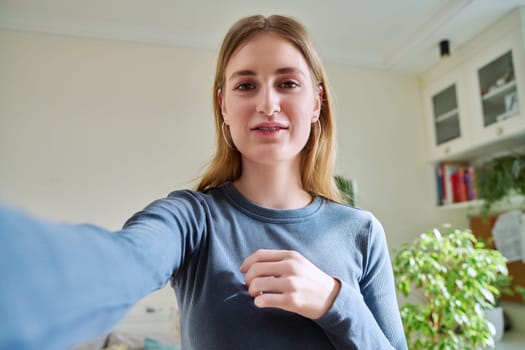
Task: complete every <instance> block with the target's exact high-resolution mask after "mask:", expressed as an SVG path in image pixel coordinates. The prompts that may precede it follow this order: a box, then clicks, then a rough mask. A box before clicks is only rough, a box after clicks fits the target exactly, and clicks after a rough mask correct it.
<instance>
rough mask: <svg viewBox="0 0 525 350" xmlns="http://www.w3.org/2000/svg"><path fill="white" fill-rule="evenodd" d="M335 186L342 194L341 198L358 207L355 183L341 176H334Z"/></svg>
mask: <svg viewBox="0 0 525 350" xmlns="http://www.w3.org/2000/svg"><path fill="white" fill-rule="evenodd" d="M334 180H335V184H336V186H337V188H338V189H339V191H340V192H341V196H342V197H343V200H344V201H345V202H346V203H347V204H348V205H351V206H356V205H357V198H356V192H357V191H356V187H355V182H354V181H352V180H349V179H346V178H345V177H343V176H341V175H336V176H334Z"/></svg>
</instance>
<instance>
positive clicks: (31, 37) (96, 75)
mask: <svg viewBox="0 0 525 350" xmlns="http://www.w3.org/2000/svg"><path fill="white" fill-rule="evenodd" d="M0 52H1V53H2V54H0V201H1V202H4V203H8V204H10V205H15V206H18V207H22V208H24V209H27V210H29V211H31V212H33V213H35V214H37V215H39V216H43V217H46V218H50V219H55V220H65V221H73V222H93V223H96V224H99V225H102V226H105V227H107V228H109V229H118V228H119V227H120V226H121V225H122V223H123V222H124V221H125V220H126V218H128V217H129V216H130V215H131V214H132V213H133V212H135V211H137V210H140V209H142V207H143V206H144V205H146V204H148V203H149V202H150V201H152V200H153V199H155V198H158V197H160V196H164V195H166V194H167V193H168V192H170V191H171V190H174V189H178V188H182V187H188V186H189V185H190V184H191V182H192V180H194V179H195V178H196V177H197V176H198V175H199V174H200V173H201V170H202V168H203V166H204V165H205V164H206V162H207V161H208V160H209V158H210V156H211V154H212V150H213V147H214V135H213V127H212V111H211V85H212V79H213V71H214V67H215V62H214V59H215V53H213V52H207V51H197V50H187V49H177V48H165V47H158V46H148V45H142V44H133V43H125V42H114V41H103V40H88V39H78V38H71V37H59V36H50V35H41V34H29V33H16V32H6V31H4V32H1V31H0ZM327 68H328V69H327V71H328V76H329V80H330V82H331V87H332V92H333V93H334V95H335V106H336V112H337V121H338V124H339V129H338V130H339V133H338V137H339V153H338V162H337V169H338V173H340V174H342V175H345V176H347V177H352V178H355V179H356V180H357V181H358V185H359V190H360V197H359V201H360V206H361V207H363V208H366V209H368V210H371V211H372V212H374V213H375V214H376V216H377V217H378V218H379V219H380V220H381V221H382V222H383V224H384V226H385V229H386V232H387V235H388V241H389V243H390V246H392V247H394V246H398V245H399V244H400V243H401V242H403V241H407V240H411V239H413V238H414V237H415V236H416V235H418V234H419V233H420V232H422V231H423V230H425V229H428V228H431V227H432V226H434V225H439V224H441V223H443V222H451V223H453V224H457V225H460V226H465V225H466V224H467V223H466V218H465V215H464V214H465V213H464V212H462V211H459V212H452V213H451V212H441V211H438V210H437V209H435V208H434V206H433V204H432V201H433V191H434V179H433V177H432V175H431V173H430V168H429V165H428V163H427V162H426V159H425V147H426V146H425V141H424V130H423V125H424V124H423V118H422V115H421V109H422V108H421V105H420V91H419V87H418V82H417V79H416V77H415V76H412V75H403V74H395V73H390V72H383V71H375V70H365V69H355V68H349V67H343V66H328V67H327Z"/></svg>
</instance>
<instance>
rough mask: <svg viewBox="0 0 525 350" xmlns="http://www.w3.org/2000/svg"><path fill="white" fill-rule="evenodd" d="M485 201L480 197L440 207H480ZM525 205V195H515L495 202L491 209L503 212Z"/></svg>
mask: <svg viewBox="0 0 525 350" xmlns="http://www.w3.org/2000/svg"><path fill="white" fill-rule="evenodd" d="M483 203H485V201H484V200H482V199H478V200H475V201H465V202H458V203H452V204H447V205H439V206H438V208H439V209H443V210H449V209H478V208H481V206H482V205H483ZM524 207H525V196H521V195H513V196H511V197H509V198H507V199H503V200H501V201H499V202H497V203H494V205H493V207H492V209H491V211H495V212H502V211H507V210H513V209H523V208H524Z"/></svg>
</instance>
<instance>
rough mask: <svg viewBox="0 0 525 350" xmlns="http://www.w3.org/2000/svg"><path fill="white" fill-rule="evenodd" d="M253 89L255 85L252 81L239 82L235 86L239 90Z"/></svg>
mask: <svg viewBox="0 0 525 350" xmlns="http://www.w3.org/2000/svg"><path fill="white" fill-rule="evenodd" d="M251 89H255V85H253V84H250V83H243V84H239V85H237V86H236V87H235V90H239V91H247V90H251Z"/></svg>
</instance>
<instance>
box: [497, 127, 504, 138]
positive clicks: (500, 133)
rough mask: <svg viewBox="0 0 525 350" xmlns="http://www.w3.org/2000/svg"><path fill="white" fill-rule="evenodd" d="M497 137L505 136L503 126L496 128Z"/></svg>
mask: <svg viewBox="0 0 525 350" xmlns="http://www.w3.org/2000/svg"><path fill="white" fill-rule="evenodd" d="M496 135H498V136H501V135H503V128H502V127H501V126H498V127H497V128H496Z"/></svg>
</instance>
